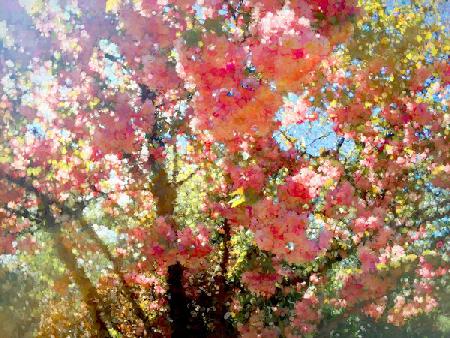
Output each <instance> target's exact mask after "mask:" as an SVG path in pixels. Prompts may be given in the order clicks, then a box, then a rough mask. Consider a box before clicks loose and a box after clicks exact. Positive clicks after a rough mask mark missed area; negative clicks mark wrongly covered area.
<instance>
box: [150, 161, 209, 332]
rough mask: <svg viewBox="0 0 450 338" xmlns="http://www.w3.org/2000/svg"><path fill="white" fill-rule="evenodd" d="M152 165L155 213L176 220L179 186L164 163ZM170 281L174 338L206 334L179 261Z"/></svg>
mask: <svg viewBox="0 0 450 338" xmlns="http://www.w3.org/2000/svg"><path fill="white" fill-rule="evenodd" d="M152 169H153V175H154V178H153V181H152V194H153V196H154V197H155V198H156V213H157V215H158V216H162V217H166V218H167V220H169V221H171V222H173V223H175V222H174V219H173V216H174V211H175V203H176V198H177V191H176V188H175V187H174V186H173V185H172V184H171V183H170V182H169V177H168V175H167V171H166V169H165V167H164V164H161V163H157V162H156V161H154V160H153V161H152ZM174 225H175V224H174ZM167 285H168V288H169V290H168V297H169V299H168V303H169V307H170V312H169V313H170V320H171V329H172V338H188V337H196V338H201V337H205V336H206V329H205V328H204V327H203V325H201V324H200V322H199V321H200V320H201V319H200V318H199V319H198V320H197V322H194V320H193V318H192V316H191V315H190V311H189V306H188V305H189V304H188V298H187V297H186V293H185V290H184V288H183V267H182V266H181V264H180V263H179V262H177V263H175V264H173V265H171V266H169V268H168V271H167Z"/></svg>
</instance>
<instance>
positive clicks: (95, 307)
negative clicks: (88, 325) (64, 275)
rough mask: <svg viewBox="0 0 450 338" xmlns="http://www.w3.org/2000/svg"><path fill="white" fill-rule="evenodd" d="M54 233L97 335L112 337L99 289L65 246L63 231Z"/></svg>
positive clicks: (61, 257) (63, 259) (57, 246)
mask: <svg viewBox="0 0 450 338" xmlns="http://www.w3.org/2000/svg"><path fill="white" fill-rule="evenodd" d="M52 234H53V241H54V247H55V250H56V252H57V254H58V258H59V259H60V260H61V261H62V262H63V263H64V266H65V267H66V269H67V270H68V271H69V273H70V275H71V277H72V278H73V281H74V282H75V283H76V284H77V286H78V289H79V290H80V293H81V296H82V299H83V301H84V302H85V303H86V305H87V308H88V310H89V313H90V315H91V317H92V319H93V322H94V329H95V331H96V337H100V338H103V337H111V335H110V334H109V332H108V325H107V319H106V317H108V316H107V313H106V312H105V311H104V309H102V306H101V304H100V297H99V295H98V293H97V289H96V288H95V287H94V285H92V282H91V281H90V279H89V278H88V277H87V276H86V273H85V271H84V269H83V268H81V267H79V266H78V264H77V259H76V256H75V255H74V254H73V252H72V250H70V248H66V247H65V246H64V244H63V243H64V241H63V235H62V234H61V232H60V231H59V230H58V231H56V232H53V233H52ZM111 325H112V326H114V325H113V323H111ZM116 329H117V328H116Z"/></svg>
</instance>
